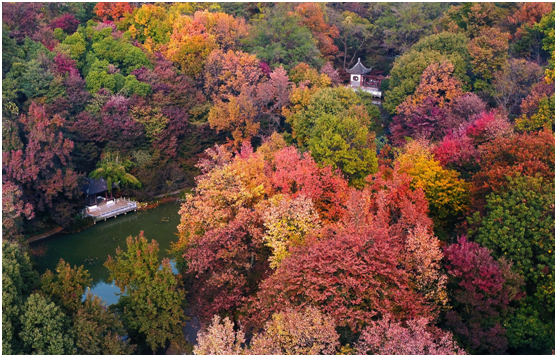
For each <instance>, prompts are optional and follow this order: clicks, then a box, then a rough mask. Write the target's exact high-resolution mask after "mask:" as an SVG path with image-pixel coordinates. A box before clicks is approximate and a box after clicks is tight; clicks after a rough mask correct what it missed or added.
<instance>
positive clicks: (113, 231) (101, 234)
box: [31, 202, 180, 304]
mask: <svg viewBox="0 0 557 357" xmlns="http://www.w3.org/2000/svg"><path fill="white" fill-rule="evenodd" d="M179 209H180V204H179V203H178V202H173V203H166V204H162V205H160V206H158V207H156V208H153V209H151V210H148V211H138V212H132V213H129V214H127V215H121V216H118V217H116V218H109V219H108V220H107V221H106V222H105V221H100V222H97V224H96V225H94V226H92V227H91V228H88V229H86V230H84V231H82V232H79V233H76V234H56V235H53V236H51V237H48V238H46V239H43V240H40V241H37V242H34V243H32V244H31V246H32V247H37V246H40V245H42V246H43V247H44V248H46V253H45V254H44V255H43V256H40V257H36V258H35V259H36V261H37V264H38V267H37V268H38V271H39V273H40V274H43V273H44V272H45V271H46V269H50V270H52V271H53V272H54V271H55V269H56V265H57V264H58V262H59V260H60V258H62V259H64V260H65V261H66V262H68V263H70V264H71V266H72V267H73V266H74V265H77V266H80V265H83V266H84V267H85V269H87V270H88V271H89V273H90V274H91V278H92V279H93V282H92V284H91V286H90V289H91V292H92V293H93V294H95V295H97V296H99V297H100V298H102V299H103V300H104V301H106V302H107V303H108V304H114V303H116V302H118V295H117V294H118V293H120V289H119V288H118V287H116V285H114V284H112V283H111V282H108V281H107V280H108V276H109V272H108V270H107V269H106V268H105V267H104V266H103V264H104V262H106V260H107V258H108V256H109V255H111V256H114V255H115V254H116V248H117V247H118V246H119V247H120V248H122V249H126V238H127V237H129V236H137V235H139V232H140V231H144V232H145V238H147V240H149V241H151V240H152V239H154V240H156V241H157V242H158V243H159V259H160V260H162V258H166V257H170V254H168V249H170V243H171V242H175V241H177V240H178V236H177V233H178V229H177V226H178V224H179V223H180V216H179V215H178V211H179ZM174 272H175V273H176V271H174Z"/></svg>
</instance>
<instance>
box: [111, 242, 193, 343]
mask: <svg viewBox="0 0 557 357" xmlns="http://www.w3.org/2000/svg"><path fill="white" fill-rule="evenodd" d="M158 254H159V245H158V243H157V242H156V241H154V240H153V241H151V243H148V242H147V239H146V238H145V237H144V236H143V232H141V233H140V234H139V237H135V238H134V237H131V236H130V237H128V239H127V251H123V250H121V249H120V248H118V249H117V250H116V256H115V257H114V258H112V257H111V256H109V257H108V260H107V261H106V263H105V264H104V265H105V266H106V267H107V268H108V270H109V271H110V280H113V281H114V283H115V284H116V286H118V287H119V288H120V290H121V291H122V295H121V296H120V300H119V301H118V310H119V311H120V313H121V314H122V317H123V319H124V325H125V326H126V327H127V329H128V331H130V332H131V333H132V337H133V338H135V339H136V340H137V341H138V342H144V343H145V344H146V345H147V346H148V347H149V348H150V349H151V350H153V351H155V350H156V349H157V348H158V347H164V346H165V344H166V342H167V341H171V342H175V343H178V344H180V343H181V342H182V341H183V340H184V336H183V333H182V327H181V323H182V322H183V321H184V320H185V315H184V311H183V307H182V302H183V300H184V298H185V293H184V291H183V290H181V289H180V287H179V280H178V279H177V277H176V276H175V275H174V274H173V273H172V268H171V266H170V260H168V259H164V260H163V262H162V269H159V267H160V263H159V258H158ZM124 291H125V294H124Z"/></svg>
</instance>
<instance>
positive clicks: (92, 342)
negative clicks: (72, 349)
mask: <svg viewBox="0 0 557 357" xmlns="http://www.w3.org/2000/svg"><path fill="white" fill-rule="evenodd" d="M80 298H81V297H80ZM73 326H74V330H75V335H76V337H75V338H76V341H75V344H76V347H77V353H79V354H82V355H85V354H87V355H100V354H105V355H129V354H131V353H132V352H133V351H134V346H130V345H128V344H127V343H125V342H124V341H123V340H122V336H124V335H125V334H126V332H125V330H124V326H123V325H122V322H121V321H120V319H119V318H118V316H117V315H116V314H115V313H114V312H113V311H112V310H111V309H109V308H107V307H106V306H105V305H104V304H103V302H102V300H101V299H100V298H98V297H97V296H94V295H91V294H90V293H87V297H86V298H85V301H83V303H82V306H81V307H80V308H79V310H78V311H77V313H76V314H75V315H74V316H73Z"/></svg>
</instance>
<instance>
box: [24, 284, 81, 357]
mask: <svg viewBox="0 0 557 357" xmlns="http://www.w3.org/2000/svg"><path fill="white" fill-rule="evenodd" d="M20 321H21V332H20V333H19V337H20V338H21V342H22V350H21V352H20V353H21V354H39V355H44V354H53V355H64V354H74V353H75V348H74V333H73V330H72V329H71V326H70V320H69V319H68V317H67V316H66V315H65V314H64V313H63V312H62V310H61V309H60V308H59V307H58V306H56V304H54V303H53V302H51V301H50V300H49V299H47V298H45V297H43V296H41V295H40V294H36V293H35V294H32V295H31V296H29V298H28V299H27V301H26V302H25V305H23V309H22V315H21V318H20Z"/></svg>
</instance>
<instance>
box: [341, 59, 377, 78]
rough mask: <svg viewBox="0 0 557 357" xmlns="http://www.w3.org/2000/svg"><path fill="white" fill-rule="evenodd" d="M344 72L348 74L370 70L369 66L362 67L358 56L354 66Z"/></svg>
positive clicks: (363, 72)
mask: <svg viewBox="0 0 557 357" xmlns="http://www.w3.org/2000/svg"><path fill="white" fill-rule="evenodd" d="M346 72H348V73H350V74H367V73H369V72H371V68H366V67H364V65H363V64H362V62H360V59H359V58H358V63H356V65H355V66H354V67H352V68H350V69H347V70H346Z"/></svg>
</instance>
